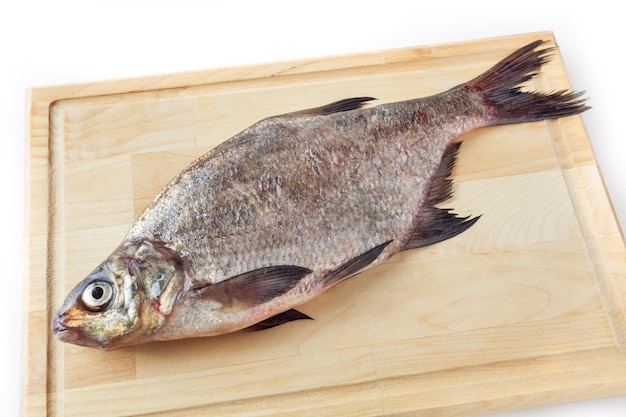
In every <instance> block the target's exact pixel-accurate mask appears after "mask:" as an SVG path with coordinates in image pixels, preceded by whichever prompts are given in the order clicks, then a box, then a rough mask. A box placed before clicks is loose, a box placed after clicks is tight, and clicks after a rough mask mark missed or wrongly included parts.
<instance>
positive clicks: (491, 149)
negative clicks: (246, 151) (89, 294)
mask: <svg viewBox="0 0 626 417" xmlns="http://www.w3.org/2000/svg"><path fill="white" fill-rule="evenodd" d="M535 39H546V40H552V41H553V35H552V34H551V33H533V34H525V35H516V36H508V37H503V38H496V39H484V40H478V41H472V42H462V43H455V44H447V45H438V46H422V47H415V48H405V49H398V50H390V51H382V52H374V53H366V54H357V55H350V56H342V57H332V58H324V59H309V60H299V61H293V62H281V63H275V64H265V65H256V66H247V67H242V68H231V69H223V70H211V71H201V72H193V73H186V74H174V75H164V76H152V77H146V78H140V79H130V80H121V81H111V82H101V83H92V84H81V85H69V86H60V87H50V88H37V89H33V90H31V91H30V92H29V94H30V97H29V109H28V111H29V113H28V115H29V119H28V121H29V122H28V123H29V124H28V139H29V140H28V152H29V155H28V161H29V163H28V169H27V171H28V181H27V183H28V184H29V185H28V190H27V196H28V203H27V204H28V208H29V212H28V229H27V236H26V237H27V243H28V270H27V277H26V288H25V297H26V298H25V300H26V301H25V313H26V317H27V319H26V320H25V326H24V337H25V343H24V358H25V363H24V368H23V372H24V378H23V387H22V388H23V390H22V392H23V399H22V400H23V401H22V403H23V411H24V412H25V414H27V415H29V416H43V415H50V416H62V415H63V416H85V415H91V416H96V415H98V416H126V415H163V416H188V415H192V414H193V415H255V416H265V415H281V416H291V415H311V416H336V415H342V416H359V417H363V416H378V415H411V416H422V415H423V416H431V415H435V414H436V415H438V416H466V415H476V414H482V413H487V412H490V411H496V410H503V409H511V408H519V407H529V406H534V405H539V404H549V403H556V402H563V401H569V400H576V399H582V398H591V397H598V396H606V395H613V394H619V393H626V351H625V348H626V320H625V316H624V313H625V311H626V250H625V247H624V239H623V236H622V234H621V232H620V230H619V226H618V224H617V222H616V219H615V215H614V213H613V211H612V208H611V205H610V202H609V199H608V197H607V195H606V191H605V189H604V186H603V183H602V178H601V176H600V173H599V170H598V167H597V165H596V163H595V160H594V156H593V153H592V150H591V148H590V146H589V142H588V139H587V137H586V134H585V129H584V127H583V125H582V122H581V119H580V117H578V116H575V117H569V118H566V119H560V120H555V121H549V122H537V123H532V124H524V125H515V126H500V127H493V128H485V129H480V130H477V131H474V132H472V133H471V134H468V135H466V137H465V141H464V145H463V147H462V150H461V153H460V156H459V161H458V166H457V168H456V170H455V172H454V178H455V196H454V198H453V199H452V200H450V201H449V202H448V203H447V204H446V206H449V207H454V208H455V209H456V211H457V212H458V213H459V214H462V215H467V214H472V215H478V214H482V215H483V216H482V217H481V219H480V221H479V222H478V223H477V224H476V225H475V226H474V227H472V228H471V229H470V230H469V231H467V232H466V233H463V234H462V235H460V236H458V237H456V238H454V239H451V240H448V241H446V242H443V243H441V244H437V245H434V246H431V247H427V248H424V249H420V250H413V251H408V252H403V253H401V254H398V255H396V256H394V257H393V258H392V259H391V260H390V261H389V262H388V263H386V264H384V265H382V266H379V267H377V268H374V269H371V270H369V271H367V272H365V273H363V274H361V275H359V276H358V277H356V278H353V279H351V280H349V281H347V282H345V283H343V284H341V285H339V286H337V287H335V288H333V289H332V290H330V291H328V292H327V293H325V294H323V295H322V296H320V297H318V298H317V299H316V300H314V301H313V302H310V303H308V304H306V305H304V306H303V307H302V311H304V312H306V313H307V314H309V315H310V316H312V317H314V318H315V320H314V321H300V322H293V323H289V324H286V325H284V326H280V327H277V328H274V329H271V330H267V331H264V332H257V333H247V334H233V335H227V336H223V337H215V338H201V339H191V340H181V341H174V342H167V343H153V344H148V345H145V346H139V347H136V348H126V349H122V350H118V351H112V352H100V351H96V350H92V349H87V348H82V347H77V346H72V345H66V344H62V343H59V342H57V341H56V340H54V338H53V337H52V336H51V332H50V320H51V317H52V315H53V314H54V312H55V311H56V310H57V309H58V308H59V306H60V305H61V303H62V301H63V299H64V297H65V295H66V293H67V292H68V291H69V290H70V289H71V288H72V287H73V286H74V285H75V284H76V283H78V282H79V281H80V280H81V279H82V278H83V277H84V276H85V275H86V274H88V273H89V272H90V271H91V270H92V269H93V268H94V267H95V266H96V265H97V264H98V263H100V262H101V261H102V260H103V259H104V258H105V257H106V256H107V255H108V254H109V253H110V252H111V251H112V250H113V249H114V248H115V247H116V246H117V245H118V244H119V242H120V241H121V239H122V238H123V236H124V235H125V233H126V231H127V229H128V228H129V226H130V225H131V223H132V222H133V220H134V218H135V217H136V216H137V215H138V213H139V212H140V211H141V210H142V209H143V208H144V207H145V206H146V204H147V203H148V202H149V201H150V200H151V198H152V197H153V196H154V195H155V194H156V193H157V191H158V190H159V189H160V188H161V187H162V186H163V185H164V184H165V183H166V182H167V181H168V180H169V179H170V178H171V177H173V176H174V175H175V174H176V173H177V172H178V171H179V170H180V169H181V168H183V167H184V166H185V165H186V164H188V163H189V162H191V161H192V160H193V159H195V158H196V157H198V156H200V155H202V154H203V153H205V152H206V151H207V150H209V149H211V148H212V147H214V146H215V145H217V144H218V143H220V142H222V141H224V140H226V139H228V138H229V137H230V136H232V135H234V134H235V133H237V132H239V131H241V130H242V129H244V128H246V127H247V126H249V125H250V124H252V123H254V122H255V121H257V120H259V119H262V118H264V117H266V116H271V115H275V114H281V113H286V112H290V111H294V110H300V109H305V108H310V107H315V106H319V105H322V104H325V103H328V102H331V101H334V100H338V99H341V98H346V97H353V96H373V97H377V98H378V99H379V102H390V101H397V100H403V99H409V98H415V97H420V96H426V95H430V94H434V93H437V92H440V91H443V90H445V89H447V88H449V87H452V86H454V85H456V84H459V83H461V82H464V81H467V80H469V79H470V78H473V77H474V76H476V75H478V74H479V73H481V72H482V71H483V70H485V69H487V68H488V67H490V66H491V65H492V64H494V63H495V62H497V61H498V60H499V59H501V58H503V57H504V56H505V55H507V54H509V53H510V52H512V51H513V50H515V49H517V48H518V47H520V46H522V45H525V44H526V43H528V42H531V41H533V40H535ZM530 87H531V88H536V89H541V90H558V89H566V88H569V85H568V82H567V77H566V73H565V70H564V67H563V63H562V61H561V59H560V57H559V55H558V52H557V53H556V56H555V58H554V60H553V61H552V62H551V63H550V64H549V65H546V66H545V67H544V69H543V70H542V71H541V73H540V74H539V76H538V77H537V79H536V81H535V82H534V84H533V85H532V86H530ZM577 87H580V88H584V86H577ZM592 104H593V103H592ZM592 111H593V110H592Z"/></svg>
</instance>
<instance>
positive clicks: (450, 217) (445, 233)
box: [402, 206, 480, 250]
mask: <svg viewBox="0 0 626 417" xmlns="http://www.w3.org/2000/svg"><path fill="white" fill-rule="evenodd" d="M450 211H451V209H440V208H437V207H432V206H431V207H426V208H424V209H423V210H422V211H421V212H420V213H419V214H418V215H417V221H416V224H417V227H416V228H415V229H414V230H413V233H412V234H411V236H410V237H409V240H408V241H407V243H406V244H405V245H404V247H403V248H402V249H403V250H406V249H415V248H421V247H424V246H428V245H432V244H433V243H438V242H442V241H444V240H447V239H450V238H452V237H454V236H456V235H458V234H460V233H463V232H464V231H466V230H467V229H469V228H470V227H471V226H472V225H473V224H474V223H476V221H478V219H479V218H480V216H477V217H474V218H472V219H470V218H469V217H459V216H456V215H455V214H453V213H450Z"/></svg>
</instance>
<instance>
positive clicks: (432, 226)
mask: <svg viewBox="0 0 626 417" xmlns="http://www.w3.org/2000/svg"><path fill="white" fill-rule="evenodd" d="M460 147H461V142H458V143H454V144H452V145H450V146H449V147H448V148H446V150H445V151H444V153H443V157H442V158H441V162H440V163H439V167H437V170H436V171H435V173H434V174H433V176H432V180H431V183H430V187H429V188H428V191H427V192H426V198H425V199H424V203H423V205H422V207H421V209H420V211H419V212H418V214H417V216H416V218H415V219H414V225H415V226H414V229H413V231H412V232H411V235H410V236H409V239H408V241H407V242H406V244H405V245H404V247H403V250H406V249H415V248H421V247H423V246H428V245H432V244H433V243H437V242H441V241H444V240H447V239H450V238H451V237H454V236H456V235H458V234H460V233H462V232H464V231H466V230H467V229H469V228H470V227H471V226H472V225H473V224H474V223H476V221H477V220H478V219H479V218H480V216H478V217H475V218H473V219H470V218H469V217H458V216H456V215H455V214H453V213H451V209H440V208H437V207H435V205H436V204H439V203H441V202H443V201H445V200H447V199H448V198H450V197H451V196H452V180H451V179H450V178H448V177H449V176H450V174H451V173H452V169H453V168H454V165H455V163H456V156H457V154H458V152H459V149H460Z"/></svg>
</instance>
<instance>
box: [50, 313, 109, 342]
mask: <svg viewBox="0 0 626 417" xmlns="http://www.w3.org/2000/svg"><path fill="white" fill-rule="evenodd" d="M52 333H53V334H54V337H55V338H56V339H57V340H58V341H60V342H65V343H71V344H73V345H78V346H86V347H92V348H97V349H103V346H102V344H101V343H100V342H98V341H97V340H95V339H93V338H92V337H90V336H89V335H88V334H86V333H85V332H84V331H83V330H82V329H81V328H80V327H68V326H66V325H65V324H64V323H63V316H56V317H55V318H54V320H52Z"/></svg>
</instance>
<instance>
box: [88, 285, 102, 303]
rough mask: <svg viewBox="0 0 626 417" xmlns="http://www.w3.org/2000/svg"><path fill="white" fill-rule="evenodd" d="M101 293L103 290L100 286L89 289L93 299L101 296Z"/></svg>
mask: <svg viewBox="0 0 626 417" xmlns="http://www.w3.org/2000/svg"><path fill="white" fill-rule="evenodd" d="M103 295H104V290H103V289H102V287H93V289H92V290H91V296H92V297H93V298H94V300H99V299H100V298H102V296H103Z"/></svg>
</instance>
